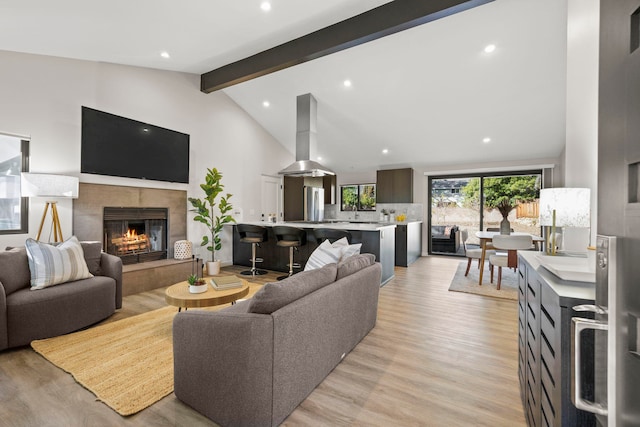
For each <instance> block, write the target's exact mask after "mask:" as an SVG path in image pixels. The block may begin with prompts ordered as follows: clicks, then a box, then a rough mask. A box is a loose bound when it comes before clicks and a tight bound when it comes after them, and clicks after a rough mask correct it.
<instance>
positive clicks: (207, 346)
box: [173, 254, 382, 427]
mask: <svg viewBox="0 0 640 427" xmlns="http://www.w3.org/2000/svg"><path fill="white" fill-rule="evenodd" d="M374 261H375V256H373V255H372V254H362V255H356V256H353V257H350V258H348V259H347V260H346V261H345V262H342V263H340V264H339V265H337V264H329V265H327V266H324V267H322V268H320V269H317V270H311V271H305V272H301V273H298V274H295V275H293V276H291V277H290V278H288V279H285V280H283V281H281V282H277V283H268V284H266V285H265V286H263V287H262V289H261V290H260V291H258V292H257V293H256V294H255V295H254V296H253V298H251V299H250V300H247V301H243V302H239V303H237V304H236V305H234V306H231V307H229V308H226V309H224V310H221V311H217V312H207V311H188V312H182V313H178V314H177V315H176V317H175V319H174V321H173V352H174V383H175V384H174V386H175V387H174V391H175V395H176V397H177V398H178V399H180V400H181V401H183V402H185V403H186V404H187V405H189V406H191V407H192V408H194V409H195V410H196V411H198V412H200V413H202V414H204V415H205V416H207V417H208V418H210V419H211V420H213V421H215V422H216V423H218V424H220V425H222V426H252V427H257V426H275V425H278V424H280V423H282V422H283V421H284V419H285V418H286V417H287V416H288V415H289V414H290V413H291V412H292V411H293V410H294V409H295V408H296V407H297V406H298V405H299V404H300V403H301V402H302V401H303V400H304V399H305V398H306V397H307V396H308V395H309V394H310V393H311V392H312V391H313V390H314V389H315V387H316V386H317V385H318V384H320V383H321V382H322V380H323V379H324V378H325V377H326V376H327V375H328V374H329V373H330V372H331V371H332V370H333V368H335V367H336V365H338V363H340V361H341V360H342V359H343V358H344V357H345V355H346V354H347V353H349V352H350V351H351V350H352V349H353V348H354V347H355V346H356V345H357V344H358V343H359V342H360V340H362V338H364V336H365V335H367V333H368V332H369V331H370V330H371V329H372V328H373V327H374V326H375V323H376V316H377V306H378V292H379V289H380V276H381V274H382V269H381V267H380V264H378V263H375V262H374Z"/></svg>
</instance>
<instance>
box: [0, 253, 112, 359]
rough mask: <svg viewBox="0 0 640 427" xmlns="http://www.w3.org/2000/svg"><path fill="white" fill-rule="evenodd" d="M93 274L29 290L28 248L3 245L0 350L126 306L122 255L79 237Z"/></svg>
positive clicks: (79, 325) (61, 331)
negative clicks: (4, 248)
mask: <svg viewBox="0 0 640 427" xmlns="http://www.w3.org/2000/svg"><path fill="white" fill-rule="evenodd" d="M81 244H82V249H83V251H84V257H85V261H87V267H89V271H90V272H91V273H92V274H93V275H94V277H92V278H89V279H83V280H77V281H74V282H68V283H62V284H59V285H55V286H51V287H47V288H45V289H39V290H31V289H30V279H31V273H30V272H29V263H28V258H27V252H26V249H25V248H12V249H9V250H6V251H0V350H4V349H6V348H12V347H18V346H23V345H27V344H29V343H30V342H31V341H33V340H35V339H42V338H50V337H54V336H58V335H62V334H66V333H69V332H73V331H76V330H78V329H81V328H84V327H86V326H89V325H92V324H94V323H96V322H99V321H101V320H103V319H106V318H107V317H109V316H111V315H112V314H113V313H114V312H115V310H116V309H118V308H121V307H122V261H121V260H120V258H118V257H116V256H113V255H108V254H106V253H102V252H101V243H100V242H81Z"/></svg>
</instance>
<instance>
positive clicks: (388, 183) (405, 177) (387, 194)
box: [376, 168, 413, 203]
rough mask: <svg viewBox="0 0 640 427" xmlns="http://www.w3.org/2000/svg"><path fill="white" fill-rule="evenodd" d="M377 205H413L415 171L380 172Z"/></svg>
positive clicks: (377, 176)
mask: <svg viewBox="0 0 640 427" xmlns="http://www.w3.org/2000/svg"><path fill="white" fill-rule="evenodd" d="M376 203H413V169H411V168H405V169H387V170H379V171H378V172H377V174H376Z"/></svg>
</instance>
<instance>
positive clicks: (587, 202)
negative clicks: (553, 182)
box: [539, 187, 591, 255]
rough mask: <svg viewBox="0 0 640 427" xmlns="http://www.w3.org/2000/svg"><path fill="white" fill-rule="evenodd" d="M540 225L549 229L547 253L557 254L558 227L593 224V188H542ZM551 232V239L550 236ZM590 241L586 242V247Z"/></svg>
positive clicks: (578, 226)
mask: <svg viewBox="0 0 640 427" xmlns="http://www.w3.org/2000/svg"><path fill="white" fill-rule="evenodd" d="M539 210H540V225H541V226H546V227H551V230H549V229H547V234H546V242H547V243H546V245H547V251H546V253H547V255H556V227H563V229H566V228H589V227H590V226H591V190H590V189H589V188H565V187H561V188H544V189H542V190H540V205H539ZM549 232H551V239H550V238H549ZM587 246H588V242H585V248H586V247H587Z"/></svg>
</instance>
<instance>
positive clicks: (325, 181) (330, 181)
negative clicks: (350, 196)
mask: <svg viewBox="0 0 640 427" xmlns="http://www.w3.org/2000/svg"><path fill="white" fill-rule="evenodd" d="M336 181H337V179H336V176H335V175H325V176H323V177H322V187H323V188H324V204H325V205H334V204H336V203H337V202H336Z"/></svg>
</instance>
